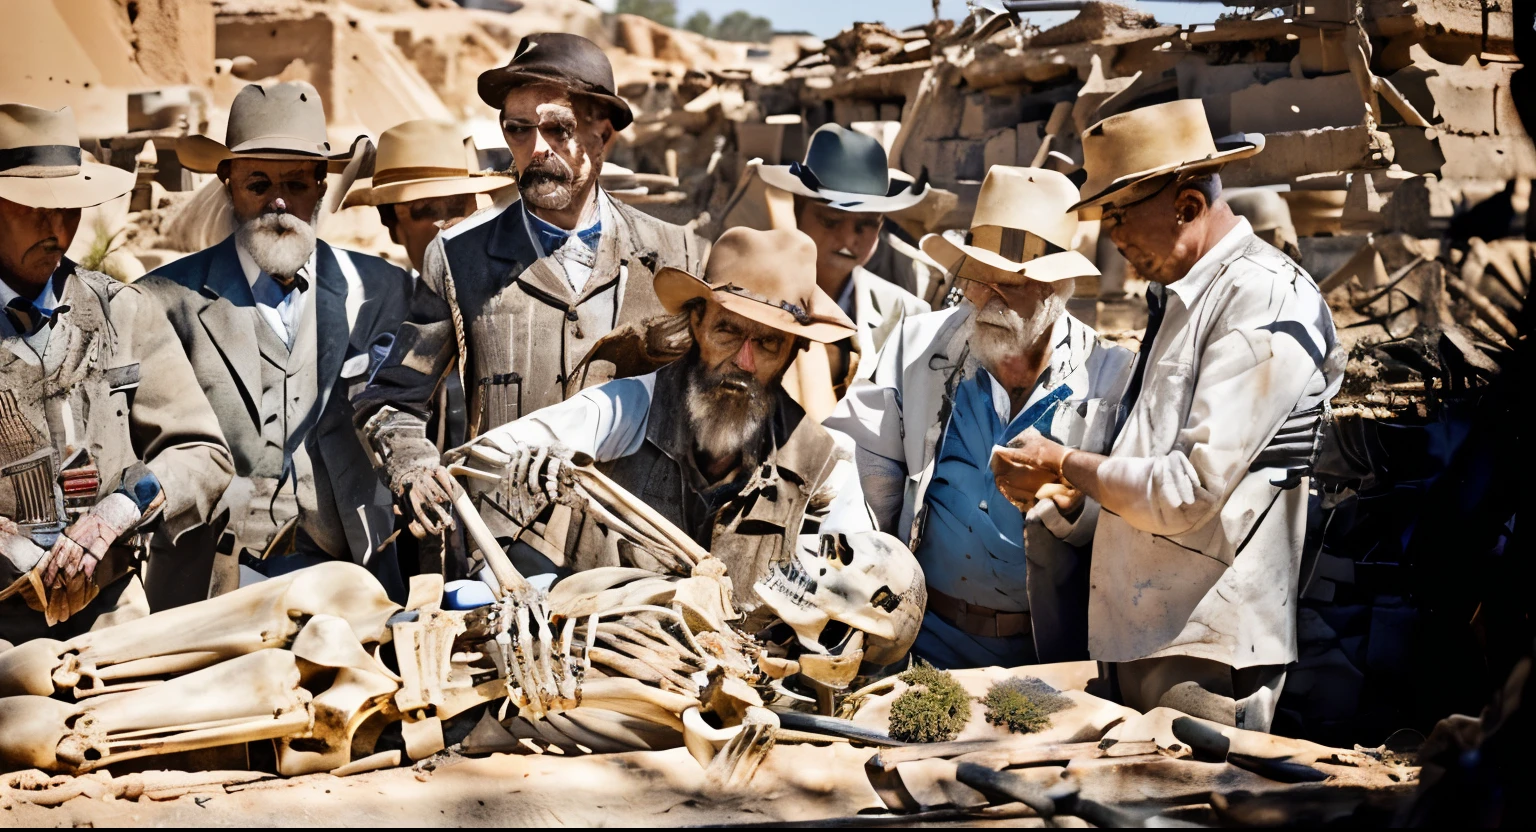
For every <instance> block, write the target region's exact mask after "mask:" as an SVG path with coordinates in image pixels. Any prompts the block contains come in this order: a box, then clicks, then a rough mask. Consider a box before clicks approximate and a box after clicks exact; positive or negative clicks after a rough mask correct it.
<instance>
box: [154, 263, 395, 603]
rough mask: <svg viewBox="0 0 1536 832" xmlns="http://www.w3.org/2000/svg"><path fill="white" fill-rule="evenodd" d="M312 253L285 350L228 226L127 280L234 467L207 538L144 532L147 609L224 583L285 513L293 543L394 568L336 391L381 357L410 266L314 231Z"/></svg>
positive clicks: (390, 525) (341, 395) (380, 498)
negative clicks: (199, 396) (336, 243)
mask: <svg viewBox="0 0 1536 832" xmlns="http://www.w3.org/2000/svg"><path fill="white" fill-rule="evenodd" d="M314 262H315V268H314V274H313V279H312V281H311V284H310V287H309V289H308V292H307V298H306V299H305V300H306V302H305V304H304V308H303V310H302V312H303V317H302V319H301V321H300V324H299V330H298V332H297V333H296V342H295V343H296V347H295V349H293V350H291V351H290V350H288V349H287V348H286V345H284V344H283V343H282V342H281V340H280V339H279V338H278V337H277V329H276V328H275V327H274V326H272V325H270V324H269V323H268V322H267V320H266V318H265V317H264V315H263V314H262V313H261V312H260V311H259V309H258V307H257V304H256V300H255V298H254V296H253V294H252V292H251V284H250V282H249V280H248V279H247V276H246V273H245V270H244V268H243V267H242V265H241V263H240V258H239V255H238V253H237V251H236V244H235V238H234V237H233V236H230V237H229V238H227V239H225V240H224V242H222V243H220V244H218V245H216V246H213V247H212V248H208V249H205V250H203V251H201V252H198V253H196V254H193V255H190V256H188V257H184V258H182V259H180V260H177V261H175V262H173V263H170V264H168V265H166V266H164V267H162V268H160V269H158V270H156V271H155V272H154V273H153V274H150V275H148V276H146V277H144V278H142V279H141V280H140V281H139V282H138V283H137V284H135V285H136V286H139V287H143V288H144V289H145V290H146V291H147V292H148V293H149V294H151V295H153V296H154V297H156V298H158V299H159V300H160V301H161V303H162V304H163V305H164V306H165V309H166V313H167V315H168V316H169V318H170V321H171V326H172V328H173V329H174V330H175V334H176V337H177V338H178V339H179V341H180V344H181V347H182V349H183V350H184V351H185V354H186V356H187V357H188V358H190V360H191V363H192V367H193V369H194V370H195V371H196V374H197V381H198V384H199V385H200V386H201V388H202V391H203V393H204V394H205V395H206V396H207V398H208V401H209V402H210V403H211V404H212V405H213V410H214V412H215V413H216V414H217V415H218V420H219V425H220V427H221V428H222V429H223V432H224V436H225V437H226V438H227V439H228V441H229V446H230V450H231V451H232V453H233V455H234V461H235V475H236V478H235V480H234V482H233V483H231V485H230V487H229V489H228V490H227V492H226V493H225V496H224V500H223V501H222V503H221V506H220V511H219V515H218V517H217V518H216V521H217V523H218V529H217V530H215V531H214V532H213V534H211V535H203V536H202V538H203V539H201V540H199V541H198V542H197V544H196V546H195V547H193V546H191V545H189V546H187V547H177V546H173V545H169V543H168V542H167V541H158V540H157V541H156V548H155V551H154V552H153V553H152V556H151V568H150V575H149V581H148V591H149V596H150V601H151V604H152V606H154V607H155V608H156V609H162V608H165V607H167V606H176V605H179V604H182V603H188V602H191V601H196V600H199V599H201V598H203V597H206V596H208V595H210V594H219V593H220V592H225V591H229V590H231V589H234V588H235V587H236V586H237V585H238V574H239V571H238V564H239V558H240V557H241V556H242V555H244V556H246V557H253V556H254V555H253V553H260V552H262V551H264V550H265V549H266V548H267V547H268V545H269V544H270V543H271V542H272V540H273V538H274V536H275V535H276V534H277V533H278V531H279V530H280V529H282V528H283V527H284V526H285V525H289V524H290V523H291V522H296V523H297V525H298V528H299V530H300V531H307V532H311V533H309V534H300V535H298V540H299V544H300V545H302V546H305V547H311V548H313V549H314V550H316V551H317V552H318V553H319V554H324V555H326V556H328V557H333V558H343V559H350V560H352V561H354V562H357V563H360V564H363V565H364V566H368V567H370V569H371V570H374V571H375V574H377V575H379V577H380V578H381V580H385V581H386V585H387V586H388V579H389V578H390V575H389V574H388V572H389V569H390V568H391V567H394V568H395V569H396V570H397V569H398V567H397V566H396V565H395V558H394V552H393V548H392V547H388V546H386V547H384V548H383V549H382V550H381V548H380V547H381V545H382V544H383V543H384V541H385V540H386V539H387V538H388V537H389V535H390V534H391V533H392V532H393V531H394V514H393V504H392V502H391V500H390V497H389V492H388V490H387V489H386V488H385V487H384V485H383V483H382V482H381V481H380V480H379V478H378V476H377V475H376V474H375V473H374V471H373V468H372V466H371V465H370V463H369V459H368V456H367V454H366V453H365V452H364V450H363V447H362V444H361V443H360V442H359V440H358V438H357V433H356V431H355V430H354V429H353V427H352V409H351V405H350V402H349V395H350V393H351V392H352V391H353V390H354V389H355V388H356V387H359V386H361V385H362V384H364V383H366V381H367V379H368V377H369V375H370V374H371V373H372V372H373V371H374V370H375V369H376V368H377V367H378V366H379V364H380V363H381V362H382V361H383V358H384V356H385V355H387V354H388V352H389V349H390V345H391V344H392V343H393V341H394V333H395V329H396V328H397V327H398V325H399V323H400V320H401V319H402V318H403V316H404V314H405V304H406V299H407V298H408V295H409V291H410V283H411V280H410V276H409V275H408V274H407V273H406V272H405V271H403V270H401V269H399V268H396V267H395V266H392V265H390V264H389V263H387V262H385V261H383V260H381V259H379V258H377V257H370V256H368V255H364V254H358V253H356V252H349V251H345V250H343V249H338V248H334V247H332V246H330V245H328V244H326V243H325V242H323V241H321V242H319V243H317V246H316V252H315V259H314ZM300 341H302V343H299V342H300ZM311 342H312V345H311ZM311 373H312V379H311V380H308V381H306V380H305V379H306V378H307V377H309V375H310V374H311ZM306 390H312V391H313V392H312V393H308V392H305V391H306ZM296 396H297V398H298V399H299V401H297V402H295V401H294V399H295V397H296ZM274 425H281V426H282V428H281V430H280V431H274ZM279 433H280V434H281V435H279ZM306 471H307V472H308V473H307V474H306ZM210 538H211V540H210ZM210 542H211V543H212V544H213V545H212V546H209V545H208V544H209V543H210ZM215 553H217V554H215ZM157 562H159V563H163V564H166V567H165V568H163V569H162V568H157V566H158V564H157ZM394 583H395V584H397V585H398V584H399V580H398V574H396V575H395V579H394ZM400 589H401V590H403V587H401V588H400Z"/></svg>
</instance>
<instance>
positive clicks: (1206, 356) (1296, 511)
mask: <svg viewBox="0 0 1536 832" xmlns="http://www.w3.org/2000/svg"><path fill="white" fill-rule="evenodd" d="M1166 291H1167V311H1166V313H1165V316H1164V319H1163V324H1162V328H1161V329H1160V330H1159V331H1158V333H1157V336H1156V338H1155V340H1154V342H1153V344H1152V345H1151V347H1150V351H1149V352H1148V354H1147V357H1146V360H1147V369H1146V373H1145V376H1144V379H1143V383H1142V391H1141V395H1140V396H1139V397H1138V399H1137V401H1136V403H1135V404H1134V406H1133V407H1132V408H1131V411H1130V413H1129V414H1128V417H1127V421H1126V424H1125V427H1124V429H1123V430H1122V431H1121V433H1120V435H1119V437H1118V438H1117V439H1116V441H1115V446H1114V450H1113V452H1112V453H1111V455H1110V459H1109V460H1108V461H1106V462H1105V463H1104V465H1103V466H1101V467H1100V469H1099V481H1100V485H1101V489H1100V496H1101V498H1102V501H1103V506H1102V511H1101V514H1100V517H1099V522H1098V528H1097V530H1096V532H1095V537H1094V546H1093V567H1092V587H1093V588H1092V592H1091V595H1090V602H1089V649H1090V652H1091V653H1092V655H1093V658H1095V659H1097V660H1099V661H1111V662H1123V661H1132V660H1135V659H1142V658H1150V657H1155V656H1192V657H1197V658H1203V659H1210V660H1213V661H1218V662H1221V663H1223V664H1227V665H1231V666H1232V667H1236V668H1242V667H1250V666H1253V665H1270V664H1285V663H1287V662H1290V661H1292V660H1293V659H1295V658H1296V584H1297V580H1298V572H1299V568H1300V563H1301V550H1302V542H1303V538H1304V536H1305V530H1306V529H1305V527H1306V510H1307V494H1308V488H1307V484H1306V482H1305V481H1304V482H1303V484H1302V485H1301V486H1300V487H1297V488H1292V489H1289V490H1281V489H1280V488H1278V487H1276V486H1275V485H1272V484H1271V481H1274V480H1280V479H1283V477H1284V473H1283V472H1282V471H1280V470H1278V469H1260V470H1258V471H1253V472H1250V471H1249V470H1248V469H1249V467H1250V466H1251V465H1252V464H1253V462H1254V460H1255V458H1256V457H1257V456H1258V454H1259V452H1260V451H1261V450H1263V448H1264V447H1265V446H1266V445H1267V444H1268V443H1269V442H1270V440H1271V439H1272V438H1273V437H1274V435H1275V432H1276V431H1277V430H1278V429H1279V427H1280V425H1281V423H1282V422H1283V421H1284V420H1285V418H1286V416H1287V415H1288V414H1290V413H1291V412H1292V410H1296V409H1301V408H1304V407H1308V406H1311V405H1315V404H1318V403H1321V402H1324V401H1327V400H1328V399H1329V398H1331V397H1332V396H1333V393H1334V392H1335V391H1337V390H1338V387H1339V383H1340V382H1341V381H1342V377H1343V373H1342V369H1343V362H1342V361H1341V360H1339V356H1338V353H1337V349H1336V339H1335V336H1334V329H1333V320H1332V317H1331V316H1330V314H1329V312H1328V307H1327V304H1326V303H1324V301H1323V298H1322V296H1321V295H1320V294H1319V292H1318V290H1317V286H1316V284H1314V283H1313V282H1312V278H1311V277H1309V276H1308V275H1307V273H1306V272H1304V271H1302V270H1301V268H1300V267H1299V266H1297V265H1296V264H1295V263H1293V262H1291V260H1290V259H1289V258H1287V257H1286V256H1285V255H1283V254H1281V253H1280V252H1279V251H1278V250H1277V249H1275V248H1273V247H1272V246H1269V245H1267V244H1265V243H1264V242H1262V241H1260V240H1259V239H1258V238H1257V237H1255V236H1254V235H1253V232H1252V229H1251V227H1250V226H1249V225H1248V222H1247V220H1240V221H1239V223H1238V225H1237V227H1236V228H1234V229H1233V230H1232V231H1231V232H1229V233H1228V234H1227V236H1226V237H1224V238H1223V239H1222V240H1221V241H1220V242H1219V243H1217V244H1216V246H1215V248H1213V249H1212V250H1211V251H1210V252H1208V253H1207V254H1206V256H1205V257H1203V258H1202V259H1201V260H1200V261H1199V262H1198V263H1196V264H1195V266H1194V268H1193V269H1191V271H1190V273H1189V274H1188V275H1187V276H1185V277H1184V278H1183V279H1181V280H1179V281H1176V282H1174V283H1172V284H1169V285H1168V287H1167V290H1166Z"/></svg>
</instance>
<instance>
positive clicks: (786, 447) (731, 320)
mask: <svg viewBox="0 0 1536 832" xmlns="http://www.w3.org/2000/svg"><path fill="white" fill-rule="evenodd" d="M656 292H657V294H658V295H659V296H660V299H661V303H662V305H663V306H664V307H665V308H666V310H667V311H668V312H669V313H672V314H683V315H686V317H687V325H688V331H689V333H690V334H691V335H692V339H693V345H692V347H691V348H690V349H689V351H688V352H687V353H686V354H685V355H684V356H683V357H682V358H680V359H678V360H677V361H675V362H673V363H671V364H669V365H667V366H665V367H663V368H662V369H660V370H658V371H656V372H653V373H650V374H648V375H645V376H640V377H637V378H630V379H619V380H615V381H610V382H608V383H606V384H603V385H601V386H598V387H592V388H588V389H587V390H585V391H583V392H581V393H579V394H577V395H576V396H574V397H572V398H571V399H569V400H567V401H565V402H562V403H560V404H556V405H552V406H550V407H547V408H544V409H542V410H538V411H535V412H534V413H531V414H529V415H527V416H525V417H523V418H521V419H519V420H517V421H515V422H512V423H511V424H508V425H504V426H502V427H499V428H496V429H495V430H492V431H490V432H488V433H487V434H485V435H484V436H482V437H480V438H479V439H478V440H476V442H475V445H476V446H478V449H479V451H480V453H479V454H468V453H467V452H466V451H464V450H460V451H455V452H454V453H453V456H456V457H464V458H465V459H466V460H467V461H469V462H471V463H474V464H477V465H484V464H486V463H485V457H487V456H489V457H494V458H496V459H497V460H498V461H500V462H502V463H504V464H503V465H502V466H501V468H500V469H499V470H498V471H497V473H499V474H500V475H501V476H502V479H503V482H504V484H505V485H506V486H508V487H510V488H512V489H522V490H524V491H525V492H527V493H529V494H536V493H538V492H543V493H544V494H546V495H547V496H549V497H551V498H553V497H557V496H558V495H559V493H560V489H561V488H562V482H563V478H562V474H561V469H562V468H563V467H564V466H565V465H568V464H569V462H570V460H571V458H572V455H573V454H575V453H577V452H580V453H582V454H585V455H587V456H590V457H592V458H593V459H595V460H596V462H597V465H598V467H599V469H601V470H602V471H604V472H605V473H607V474H608V475H609V476H610V477H612V478H613V479H614V480H615V481H616V482H618V484H619V485H621V486H623V487H624V488H626V489H628V490H629V491H630V492H632V493H634V494H635V495H637V496H639V497H640V498H642V499H644V500H645V501H646V502H647V503H649V504H650V505H651V506H652V507H654V508H655V509H656V510H657V511H658V512H660V513H661V514H662V515H663V516H665V517H666V518H667V519H668V520H671V521H672V522H673V523H675V524H676V525H677V526H678V527H679V528H682V529H683V530H685V531H686V532H687V533H688V534H690V535H692V536H693V538H694V539H695V540H696V541H698V543H699V544H700V545H702V546H704V547H705V548H707V549H709V550H710V552H711V553H712V554H713V555H714V556H715V557H717V558H719V559H720V560H721V561H723V562H724V563H725V565H726V567H727V569H728V570H729V574H730V577H731V579H732V582H733V583H734V585H735V587H736V597H737V600H738V601H739V602H742V603H744V604H746V605H747V606H748V607H749V608H751V607H753V606H755V605H756V603H757V596H756V595H755V593H753V591H752V590H751V587H752V585H753V584H754V583H756V582H757V581H758V580H759V579H761V578H763V577H764V576H765V575H766V574H767V572H768V569H769V567H770V566H771V565H772V564H773V563H775V562H780V561H784V560H788V559H790V558H792V557H793V555H794V552H795V547H796V546H798V545H802V543H803V544H804V545H808V546H811V547H813V548H814V547H815V546H816V545H817V534H818V533H819V532H821V531H843V532H847V531H858V530H868V529H870V528H871V523H870V519H869V515H868V512H867V511H866V510H865V508H864V503H863V495H862V494H861V493H860V490H859V483H858V477H857V476H855V471H854V467H853V461H852V457H851V453H850V451H851V447H850V446H848V445H847V443H846V437H842V441H843V446H842V447H840V446H839V444H838V440H837V439H835V438H834V435H833V434H832V433H831V432H829V431H827V430H826V429H825V428H823V427H821V426H820V425H817V424H816V423H815V422H813V421H811V420H810V419H808V418H806V416H805V412H804V411H803V410H801V409H800V406H799V405H797V404H795V403H794V401H793V400H792V399H790V398H789V396H788V394H786V393H785V392H784V390H783V388H782V387H780V385H779V382H780V379H781V378H782V377H783V375H784V371H785V370H786V369H788V367H789V364H790V361H791V360H793V358H794V356H795V354H796V353H798V352H799V351H800V350H802V349H805V348H806V347H807V346H808V344H809V342H812V341H814V342H818V343H830V342H835V341H837V340H839V339H842V338H847V337H849V336H851V335H852V334H853V332H854V327H853V323H852V321H850V320H849V319H848V317H847V316H846V315H845V314H843V312H842V310H840V309H839V308H838V306H837V303H836V302H835V301H833V300H832V298H830V297H829V296H827V294H826V293H825V292H823V291H821V290H820V289H818V288H817V287H816V244H815V243H814V242H812V241H811V239H810V238H809V237H807V236H805V235H804V234H802V233H801V232H799V231H792V230H776V231H754V230H750V229H747V228H734V229H731V230H730V231H727V232H726V233H725V234H724V235H722V236H721V237H720V240H719V241H718V242H717V243H716V244H715V247H714V251H713V253H712V254H711V255H710V258H709V269H708V271H707V272H706V273H705V276H704V278H703V279H699V278H697V277H694V276H692V275H689V274H687V273H686V272H683V271H680V270H676V269H663V270H662V272H661V273H660V274H659V275H657V277H656ZM473 482H474V481H472V483H473ZM802 535H808V536H809V537H807V538H805V540H803V541H802V539H801V538H802ZM577 554H578V562H577V563H574V564H572V565H573V566H574V567H576V568H586V567H592V566H611V565H617V564H616V563H613V562H602V561H600V560H593V558H594V557H601V556H602V555H603V550H602V549H601V548H600V547H595V546H592V547H582V548H580V549H578V553H577ZM580 558H586V559H587V560H586V561H585V562H582V561H581V560H580Z"/></svg>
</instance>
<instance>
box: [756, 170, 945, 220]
mask: <svg viewBox="0 0 1536 832" xmlns="http://www.w3.org/2000/svg"><path fill="white" fill-rule="evenodd" d="M757 175H758V176H760V177H762V179H763V182H764V183H765V184H767V185H770V186H772V187H775V188H778V189H779V190H781V191H789V192H790V193H792V194H794V195H796V196H803V197H809V198H811V199H820V200H825V201H826V202H827V203H828V204H829V205H830V206H831V207H833V208H836V209H837V210H839V211H847V212H849V213H853V214H889V213H891V212H893V211H901V210H903V209H906V208H911V207H912V206H914V205H916V204H918V203H919V202H922V201H923V198H924V197H926V196H928V186H927V185H923V189H922V190H921V191H913V190H912V187H911V184H912V183H911V180H910V179H909V178H908V177H907V176H906V175H905V174H903V173H902V172H901V171H899V170H891V171H890V174H889V175H890V177H891V181H893V182H902V183H904V184H905V185H906V187H904V188H902V189H901V190H900V191H898V192H897V193H896V194H895V195H892V196H871V195H870V194H856V193H853V192H851V191H833V190H828V189H825V188H823V189H820V190H812V189H811V188H808V187H806V184H805V183H804V182H801V181H800V177H798V176H795V175H794V174H793V173H790V172H789V165H758V167H757Z"/></svg>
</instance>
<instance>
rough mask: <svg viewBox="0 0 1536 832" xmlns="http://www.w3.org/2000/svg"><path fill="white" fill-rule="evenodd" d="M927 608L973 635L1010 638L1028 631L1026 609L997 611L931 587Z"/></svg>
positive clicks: (957, 627) (1026, 633)
mask: <svg viewBox="0 0 1536 832" xmlns="http://www.w3.org/2000/svg"><path fill="white" fill-rule="evenodd" d="M928 611H929V612H931V613H933V614H934V615H937V616H938V617H940V618H942V619H944V620H945V621H946V622H948V623H949V624H951V625H953V626H954V627H955V628H956V629H958V630H960V631H961V632H963V633H968V634H970V635H973V636H985V637H987V638H1012V637H1014V636H1022V635H1028V634H1029V632H1030V625H1029V613H1027V612H999V611H997V610H994V609H991V608H990V607H983V606H981V605H979V604H972V603H969V602H966V601H962V600H960V599H959V598H955V597H954V596H951V595H945V594H944V593H942V592H940V591H938V590H936V589H934V588H933V587H932V586H929V587H928Z"/></svg>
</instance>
